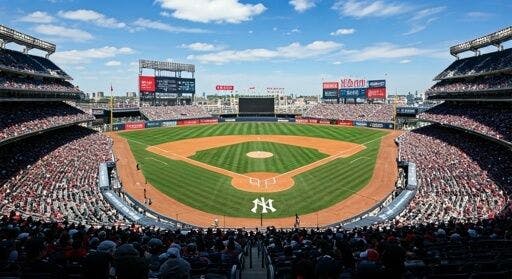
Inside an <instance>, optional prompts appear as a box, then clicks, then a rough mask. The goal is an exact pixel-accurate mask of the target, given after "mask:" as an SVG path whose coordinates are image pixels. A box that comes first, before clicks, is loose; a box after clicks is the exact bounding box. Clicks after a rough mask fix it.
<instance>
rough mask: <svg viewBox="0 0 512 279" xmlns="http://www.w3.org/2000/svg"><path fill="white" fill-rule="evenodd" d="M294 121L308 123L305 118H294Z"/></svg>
mask: <svg viewBox="0 0 512 279" xmlns="http://www.w3.org/2000/svg"><path fill="white" fill-rule="evenodd" d="M295 123H301V124H302V123H309V121H308V120H307V119H304V118H295Z"/></svg>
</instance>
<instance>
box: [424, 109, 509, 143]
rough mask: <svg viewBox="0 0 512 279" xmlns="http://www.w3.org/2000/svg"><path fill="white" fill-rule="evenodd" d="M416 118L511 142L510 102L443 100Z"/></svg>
mask: <svg viewBox="0 0 512 279" xmlns="http://www.w3.org/2000/svg"><path fill="white" fill-rule="evenodd" d="M418 118H420V119H425V120H429V121H434V122H438V123H441V124H448V125H453V126H457V127H460V128H464V129H468V130H472V131H475V132H479V133H482V134H484V135H487V136H490V137H493V138H497V139H501V140H505V141H509V142H512V129H511V127H512V107H511V106H510V104H475V103H472V102H470V103H467V102H466V103H452V102H445V103H442V104H440V105H437V106H435V107H433V108H431V109H429V110H427V111H425V112H424V113H421V114H420V115H419V116H418Z"/></svg>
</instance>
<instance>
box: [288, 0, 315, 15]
mask: <svg viewBox="0 0 512 279" xmlns="http://www.w3.org/2000/svg"><path fill="white" fill-rule="evenodd" d="M288 3H289V4H290V5H292V6H293V9H294V10H296V11H297V12H299V13H302V12H304V11H306V10H309V9H311V8H313V7H315V6H316V4H315V0H290V2H288Z"/></svg>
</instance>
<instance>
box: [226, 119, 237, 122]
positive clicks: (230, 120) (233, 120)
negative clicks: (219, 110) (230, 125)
mask: <svg viewBox="0 0 512 279" xmlns="http://www.w3.org/2000/svg"><path fill="white" fill-rule="evenodd" d="M225 122H236V118H227V119H225Z"/></svg>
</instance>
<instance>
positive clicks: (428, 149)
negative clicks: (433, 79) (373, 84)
mask: <svg viewBox="0 0 512 279" xmlns="http://www.w3.org/2000/svg"><path fill="white" fill-rule="evenodd" d="M399 146H400V159H401V160H404V161H410V162H413V163H416V169H417V177H418V184H419V187H418V191H417V193H416V195H415V197H414V198H413V200H412V201H411V203H410V204H409V206H408V207H407V208H406V209H405V210H404V212H402V214H401V215H400V216H399V217H398V218H397V222H399V223H400V224H422V223H430V222H443V221H448V220H450V219H452V218H456V219H460V220H469V221H473V222H476V221H477V220H480V219H484V218H493V217H495V216H496V215H497V214H499V213H500V212H502V211H503V209H504V208H506V207H507V204H509V203H510V200H509V197H510V194H511V193H512V176H511V175H510V174H511V173H512V152H511V151H510V149H508V148H506V147H504V146H502V145H499V144H497V143H493V142H490V141H488V140H484V139H483V138H481V137H478V136H474V135H470V134H466V133H464V132H461V131H456V130H453V129H448V128H443V127H440V126H437V125H430V126H426V127H423V128H420V129H417V130H414V131H412V132H409V133H406V134H404V135H403V136H401V137H400V138H399Z"/></svg>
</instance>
